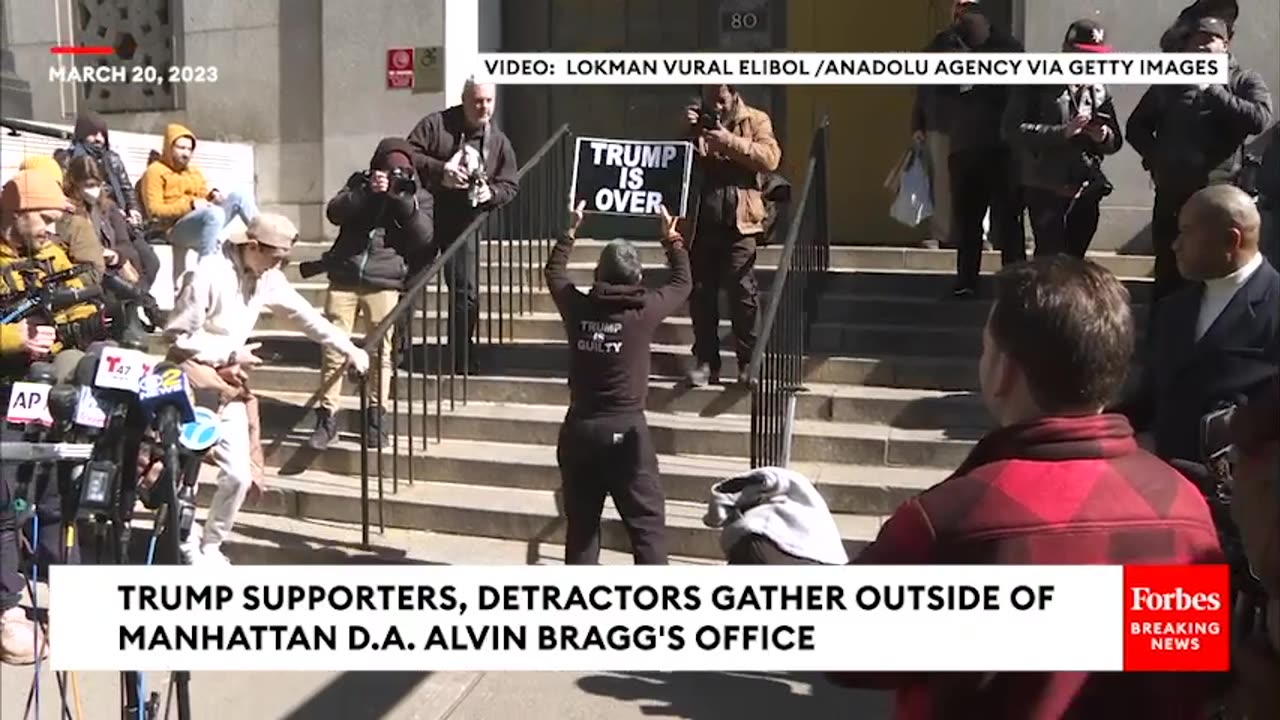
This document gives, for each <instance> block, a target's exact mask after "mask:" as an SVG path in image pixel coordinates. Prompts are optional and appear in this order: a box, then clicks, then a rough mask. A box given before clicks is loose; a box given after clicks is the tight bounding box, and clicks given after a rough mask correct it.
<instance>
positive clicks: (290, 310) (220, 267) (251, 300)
mask: <svg viewBox="0 0 1280 720" xmlns="http://www.w3.org/2000/svg"><path fill="white" fill-rule="evenodd" d="M297 239H298V230H297V228H296V227H294V225H293V223H292V222H290V221H289V219H288V218H286V217H283V216H281V215H275V214H269V213H263V214H261V215H259V216H257V217H256V218H254V219H253V221H252V222H250V223H249V227H248V229H247V230H246V232H244V233H243V234H240V235H235V236H232V238H231V239H230V240H229V241H227V242H226V243H225V244H224V245H223V247H222V249H221V250H220V251H218V252H216V253H214V254H212V255H208V256H205V257H203V258H201V259H200V262H199V265H198V266H197V267H196V269H195V272H192V273H189V274H187V275H186V276H185V279H186V281H185V282H184V284H183V286H182V288H181V290H179V292H178V297H177V300H176V302H175V304H174V309H173V313H172V315H171V318H170V320H169V325H168V327H166V328H165V332H164V337H165V340H167V341H168V342H169V343H170V344H171V347H170V348H169V351H168V356H167V359H168V360H169V362H172V363H174V364H176V365H178V366H180V367H181V368H182V370H183V373H184V374H185V375H186V377H187V378H188V380H189V381H190V383H191V386H192V387H193V388H195V389H196V390H202V389H204V390H216V391H218V393H219V394H220V399H221V403H222V406H221V407H220V408H217V411H218V413H219V415H220V417H221V419H222V435H221V437H220V439H219V440H218V445H217V446H216V447H215V448H214V450H213V452H212V453H211V454H210V457H211V459H212V461H213V462H214V463H215V464H217V466H218V469H219V471H220V472H219V474H218V489H217V491H216V492H215V493H214V495H213V498H212V499H211V500H210V501H209V515H208V519H207V521H206V523H205V526H204V532H203V536H202V534H201V532H200V530H199V528H198V527H193V528H192V531H191V534H190V535H189V536H188V539H187V543H186V545H185V547H184V548H183V553H184V554H185V555H186V556H187V560H189V561H190V562H191V563H193V564H194V563H197V562H210V563H213V564H226V563H227V558H226V556H225V555H223V554H222V549H221V546H222V541H223V540H225V539H226V538H227V536H228V535H229V534H230V533H231V528H232V526H233V525H234V524H235V518H236V514H237V513H239V512H240V507H241V506H242V505H244V501H245V498H246V496H247V495H248V493H249V491H250V489H252V488H260V487H261V483H262V479H263V478H262V469H261V458H262V448H261V443H260V441H259V440H258V438H257V437H256V436H257V432H256V428H257V427H258V418H257V406H256V399H255V398H254V396H253V393H252V391H251V390H250V387H249V370H251V369H252V368H254V367H256V366H258V365H260V364H262V359H261V358H260V357H258V356H257V355H256V354H255V351H256V350H257V349H258V347H259V345H260V343H250V342H249V338H250V337H251V336H252V335H253V330H254V327H255V326H256V325H257V324H258V316H259V314H260V313H261V312H262V309H263V308H268V309H270V310H271V311H272V312H273V313H275V314H277V315H279V316H281V317H284V318H287V319H289V320H290V321H292V322H293V323H294V324H295V325H297V327H298V329H299V330H301V331H302V332H303V333H305V334H306V335H307V337H309V338H311V339H312V340H314V341H315V342H317V343H320V344H321V345H323V346H325V347H326V348H329V349H333V350H337V351H338V352H340V353H341V354H342V355H343V356H344V357H346V359H347V361H348V362H349V363H350V364H351V366H352V367H353V368H354V369H355V370H356V371H357V372H359V373H362V374H363V373H365V372H367V371H368V369H369V356H368V355H367V354H366V353H365V351H364V350H361V349H360V348H358V347H356V346H355V344H354V343H352V342H351V338H350V336H349V335H348V334H347V333H345V332H343V331H342V330H340V329H338V328H336V327H334V326H333V324H332V323H330V322H329V321H328V320H325V318H324V315H322V314H321V313H320V311H318V310H316V309H315V308H314V307H312V306H311V304H310V303H308V302H307V300H306V298H304V297H302V296H301V295H299V294H298V291H297V290H295V289H294V288H293V286H292V285H290V284H289V279H288V278H287V277H285V274H284V273H283V272H282V271H281V266H282V264H283V263H284V262H285V261H286V260H287V259H288V257H289V252H290V250H292V249H293V245H294V243H295V242H297Z"/></svg>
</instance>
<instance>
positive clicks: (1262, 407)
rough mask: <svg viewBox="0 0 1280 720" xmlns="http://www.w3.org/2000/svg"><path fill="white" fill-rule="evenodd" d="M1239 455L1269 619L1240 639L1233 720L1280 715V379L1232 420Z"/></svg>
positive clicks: (1237, 504) (1243, 531)
mask: <svg viewBox="0 0 1280 720" xmlns="http://www.w3.org/2000/svg"><path fill="white" fill-rule="evenodd" d="M1231 430H1232V442H1233V443H1234V445H1235V447H1236V450H1237V451H1238V452H1237V460H1236V463H1235V467H1234V469H1233V476H1234V484H1233V488H1232V502H1231V515H1232V519H1233V520H1235V523H1236V527H1238V528H1239V529H1240V538H1241V540H1242V541H1243V544H1244V551H1245V555H1247V556H1248V558H1249V565H1250V567H1251V568H1252V570H1253V573H1254V575H1255V576H1257V578H1258V580H1259V581H1260V582H1261V584H1262V588H1263V590H1264V592H1266V594H1267V602H1266V604H1265V606H1264V608H1263V610H1262V615H1263V616H1264V618H1265V619H1264V620H1263V622H1262V627H1260V628H1257V629H1256V631H1255V632H1254V633H1253V635H1252V636H1250V637H1247V638H1242V639H1239V640H1238V641H1237V644H1236V647H1235V649H1234V651H1233V652H1232V660H1231V665H1232V667H1233V669H1234V670H1235V674H1236V680H1237V684H1236V693H1235V696H1234V698H1233V699H1234V701H1235V708H1236V710H1237V714H1236V715H1234V716H1233V717H1245V718H1249V720H1253V718H1274V717H1280V692H1278V691H1277V690H1276V688H1277V687H1280V378H1277V379H1274V380H1272V382H1271V383H1269V384H1268V385H1267V386H1266V388H1264V389H1263V390H1261V391H1259V392H1257V393H1256V394H1255V395H1254V396H1253V397H1251V398H1250V399H1249V403H1248V404H1247V405H1245V406H1244V407H1242V408H1241V409H1240V410H1239V411H1237V412H1236V413H1235V416H1234V417H1233V418H1232V427H1231Z"/></svg>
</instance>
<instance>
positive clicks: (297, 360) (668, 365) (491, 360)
mask: <svg viewBox="0 0 1280 720" xmlns="http://www.w3.org/2000/svg"><path fill="white" fill-rule="evenodd" d="M355 339H356V340H359V339H360V338H359V337H358V336H357V337H356V338H355ZM251 341H252V342H261V343H263V347H262V349H261V351H260V352H259V356H260V357H262V358H263V359H264V360H265V361H266V362H269V363H272V364H276V365H292V366H295V367H303V368H319V367H320V355H321V350H320V347H319V346H318V345H316V344H315V343H314V342H312V341H311V340H310V339H308V338H306V337H304V336H303V335H302V334H301V333H297V332H275V333H270V334H267V333H255V334H254V336H253V337H252V338H251ZM150 343H151V347H150V350H151V352H153V353H162V352H163V348H164V347H165V346H164V344H163V343H162V342H161V341H160V339H159V338H158V337H154V336H153V337H151V338H150ZM424 348H425V350H424ZM442 348H443V346H440V345H437V344H435V343H434V342H432V343H429V344H427V345H422V344H419V345H417V346H416V347H415V350H416V358H415V360H414V367H415V371H416V372H417V373H421V372H423V367H424V366H423V364H422V363H423V359H424V352H425V357H426V360H427V365H426V368H427V371H428V372H431V371H434V369H435V368H436V367H441V368H442V369H443V372H445V373H448V371H449V366H448V361H447V359H446V360H445V361H444V364H443V365H441V364H440V363H439V362H437V360H438V359H439V357H441V356H442V355H443V356H445V357H447V351H445V352H443V353H442V352H441V350H442ZM476 356H477V359H478V361H479V363H480V367H481V373H483V374H488V375H528V376H533V377H560V378H563V377H564V368H565V367H566V365H567V363H568V360H569V357H568V346H567V345H565V344H564V343H563V342H554V343H543V342H523V341H516V342H507V343H504V344H493V345H489V344H487V343H481V344H480V345H479V346H478V347H477V348H476ZM720 356H721V375H722V377H723V378H724V379H725V382H726V383H727V382H732V379H733V378H734V377H735V376H736V375H737V372H738V364H737V361H736V360H735V359H734V356H733V353H731V352H727V351H722V352H721V353H720ZM404 362H405V363H406V365H405V366H406V367H407V360H406V361H404ZM691 364H692V358H691V356H690V354H689V347H688V346H687V345H654V346H653V347H652V365H651V373H652V374H653V376H654V377H659V378H667V379H673V380H674V379H679V378H683V377H684V375H685V373H687V372H688V371H689V368H690V366H691ZM977 367H978V360H977V356H976V355H974V356H973V357H964V358H961V357H920V356H885V357H822V356H816V355H815V356H810V357H808V358H807V359H806V360H805V365H804V378H805V380H806V382H808V383H820V384H831V385H873V386H877V387H889V388H919V389H929V390H952V391H970V390H973V389H975V388H976V387H977V382H978V375H977V372H978V370H977Z"/></svg>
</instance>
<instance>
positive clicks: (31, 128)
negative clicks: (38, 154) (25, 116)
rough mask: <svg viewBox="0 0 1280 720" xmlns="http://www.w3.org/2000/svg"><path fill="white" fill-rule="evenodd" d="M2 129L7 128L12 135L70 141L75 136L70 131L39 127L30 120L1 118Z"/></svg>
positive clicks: (0, 125)
mask: <svg viewBox="0 0 1280 720" xmlns="http://www.w3.org/2000/svg"><path fill="white" fill-rule="evenodd" d="M0 127H3V128H7V129H8V130H9V134H10V135H16V134H18V133H20V132H24V133H31V134H32V135H43V136H45V137H50V138H55V139H58V140H68V141H69V140H71V138H72V137H73V136H74V135H73V133H72V132H71V131H70V130H62V129H59V128H51V127H45V126H44V125H38V124H36V123H33V122H31V121H29V120H18V119H17V118H0Z"/></svg>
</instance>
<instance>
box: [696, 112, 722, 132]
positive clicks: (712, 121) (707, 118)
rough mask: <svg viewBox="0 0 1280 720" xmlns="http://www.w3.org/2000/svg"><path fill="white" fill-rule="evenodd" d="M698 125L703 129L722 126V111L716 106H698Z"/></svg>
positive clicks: (713, 128)
mask: <svg viewBox="0 0 1280 720" xmlns="http://www.w3.org/2000/svg"><path fill="white" fill-rule="evenodd" d="M698 127H699V128H700V129H702V130H715V129H716V128H718V127H720V111H718V110H716V109H715V108H707V107H699V108H698Z"/></svg>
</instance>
